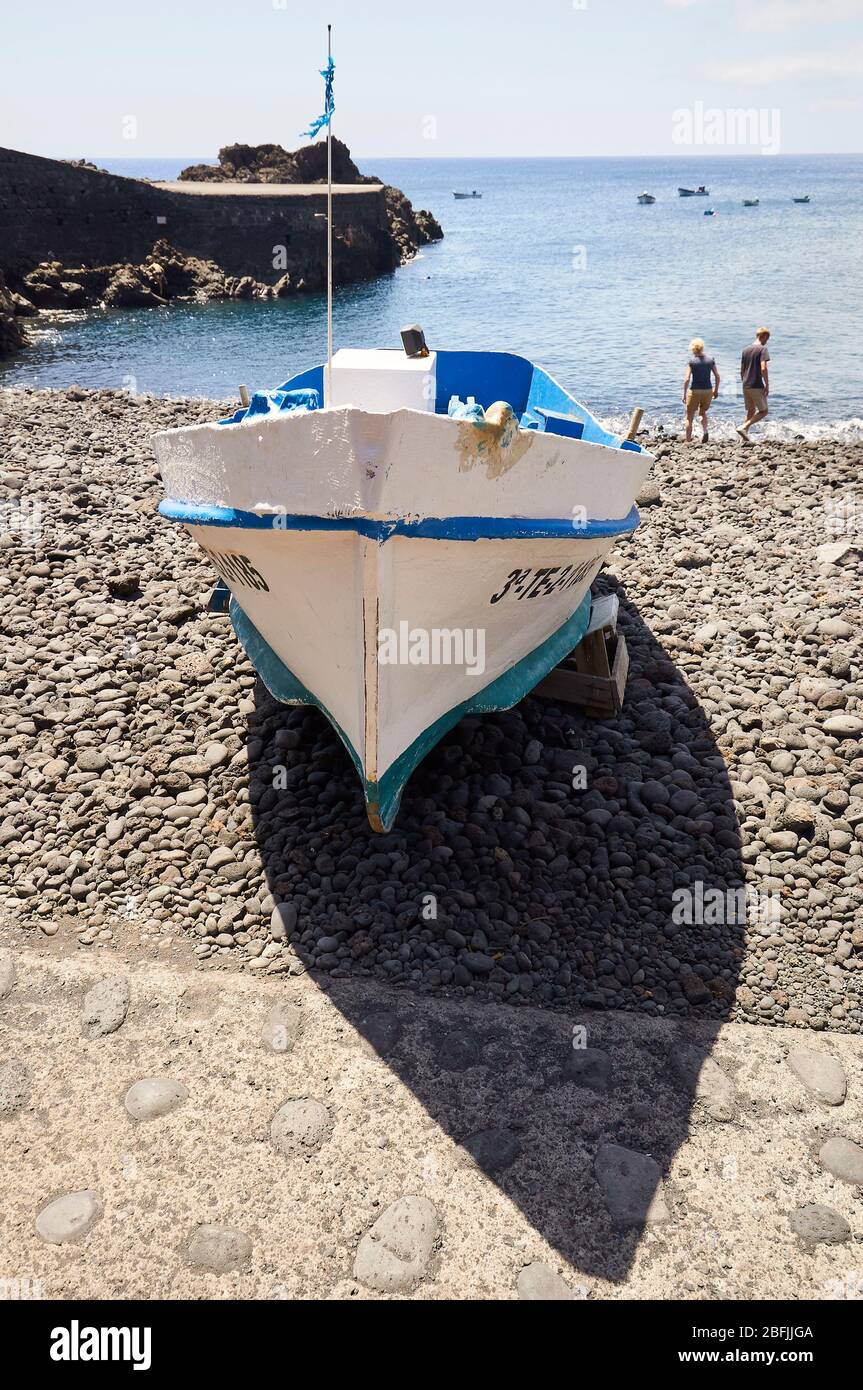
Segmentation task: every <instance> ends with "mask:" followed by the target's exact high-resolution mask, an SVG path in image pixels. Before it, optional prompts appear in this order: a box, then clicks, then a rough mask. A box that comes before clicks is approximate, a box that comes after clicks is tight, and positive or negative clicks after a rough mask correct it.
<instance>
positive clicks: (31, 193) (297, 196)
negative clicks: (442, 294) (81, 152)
mask: <svg viewBox="0 0 863 1390" xmlns="http://www.w3.org/2000/svg"><path fill="white" fill-rule="evenodd" d="M325 206H326V196H325V190H324V189H323V188H321V192H320V194H318V193H317V192H314V193H308V192H305V191H301V190H299V189H298V188H297V187H296V186H293V187H292V186H290V185H278V186H275V187H274V186H272V185H270V186H268V187H267V190H266V192H262V193H261V194H260V195H258V194H256V193H249V192H247V191H246V189H245V188H240V189H239V190H238V189H237V188H236V187H231V188H230V189H229V188H227V187H225V186H222V185H207V186H206V191H203V190H202V186H201V185H192V186H190V191H189V192H180V191H178V190H177V189H176V188H165V187H161V186H159V185H157V184H150V183H146V182H143V181H141V180H139V179H128V178H122V177H120V176H119V175H115V174H107V173H101V172H95V171H93V170H90V169H83V168H79V167H77V166H75V165H72V164H66V163H64V162H62V161H60V160H54V159H42V158H40V157H39V156H37V155H29V154H24V153H21V152H20V151H17V150H8V149H2V148H0V270H3V271H5V273H6V277H7V279H8V280H9V282H10V283H11V284H12V285H15V284H16V282H19V281H20V280H21V279H22V277H23V276H24V275H25V274H27V272H28V271H30V270H32V269H33V268H34V267H35V266H36V265H38V264H39V263H40V262H42V261H46V260H58V261H61V262H62V263H63V264H64V265H67V266H72V265H84V266H99V265H114V264H117V263H118V262H124V261H125V262H131V263H133V264H138V263H139V262H141V261H142V260H143V259H144V257H146V256H147V255H148V253H149V252H150V251H152V249H153V245H154V243H155V242H156V241H157V240H158V239H159V238H160V237H165V238H166V239H167V240H168V241H169V242H170V243H171V244H172V245H173V246H175V247H176V248H177V249H178V250H179V251H183V252H185V253H186V254H188V255H194V256H199V257H202V258H207V259H210V260H213V261H215V262H216V263H217V265H219V266H221V267H222V268H223V269H224V270H225V271H226V272H227V273H228V274H229V275H237V276H240V275H250V276H252V277H253V278H254V279H255V280H259V281H262V282H263V283H265V284H274V283H275V282H276V281H277V280H278V279H279V278H280V277H281V276H282V275H283V274H284V273H285V271H288V272H290V274H291V276H292V277H293V278H294V279H297V278H304V279H305V281H306V284H307V287H308V288H309V289H315V288H318V287H319V286H320V285H321V284H322V283H323V279H324V255H325V225H326V224H325V222H324V220H323V218H322V217H320V218H319V217H316V215H315V214H317V213H323V212H324V211H325ZM335 226H336V251H335V254H336V274H337V278H338V279H339V280H340V281H341V282H342V283H344V282H348V281H354V280H363V279H370V278H371V277H372V276H374V275H380V274H383V273H385V272H386V271H389V270H393V269H394V268H395V267H396V266H397V265H398V264H399V253H398V249H397V247H396V246H395V245H394V242H393V238H392V236H391V234H390V230H389V225H388V221H387V210H386V203H385V199H384V192H383V189H382V188H381V187H380V186H378V185H368V184H366V185H358V186H357V188H356V190H355V191H354V190H351V191H350V192H340V193H337V194H336V216H335ZM278 247H285V255H284V256H283V257H282V258H280V259H279V260H278V263H277V264H276V265H274V263H273V262H274V258H275V257H276V248H278Z"/></svg>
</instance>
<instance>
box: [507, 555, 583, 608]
mask: <svg viewBox="0 0 863 1390" xmlns="http://www.w3.org/2000/svg"><path fill="white" fill-rule="evenodd" d="M595 563H596V560H595V559H591V560H583V561H582V563H581V564H580V565H551V566H549V567H548V568H547V569H540V570H532V569H526V570H512V571H511V573H510V574H508V575H507V577H506V583H505V584H504V586H503V588H502V589H500V590H499V591H498V593H496V594H492V596H491V598H490V599H489V602H490V603H500V601H501V599H502V598H505V597H506V595H507V594H508V593H510V592H511V593H512V594H513V596H514V597H515V598H516V599H518V601H519V602H521V600H522V599H523V598H541V597H545V596H546V595H547V594H556V593H562V592H563V591H564V590H566V589H571V588H572V587H573V585H575V584H578V583H579V582H580V581H581V580H582V579H584V577H585V575H586V574H587V573H588V572H589V571H590V570H591V569H592V568H593V566H594V565H595Z"/></svg>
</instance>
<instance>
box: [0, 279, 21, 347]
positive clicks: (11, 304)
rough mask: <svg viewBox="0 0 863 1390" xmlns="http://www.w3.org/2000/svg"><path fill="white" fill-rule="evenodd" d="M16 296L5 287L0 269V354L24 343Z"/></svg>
mask: <svg viewBox="0 0 863 1390" xmlns="http://www.w3.org/2000/svg"><path fill="white" fill-rule="evenodd" d="M15 299H16V296H15V295H13V294H11V293H10V291H9V290H8V289H7V288H6V281H5V279H4V278H3V272H2V270H0V354H4V353H8V352H14V351H15V350H16V348H19V347H22V346H23V343H24V332H23V329H22V328H21V325H20V323H19V322H18V317H19V314H18V308H17V305H16V303H15Z"/></svg>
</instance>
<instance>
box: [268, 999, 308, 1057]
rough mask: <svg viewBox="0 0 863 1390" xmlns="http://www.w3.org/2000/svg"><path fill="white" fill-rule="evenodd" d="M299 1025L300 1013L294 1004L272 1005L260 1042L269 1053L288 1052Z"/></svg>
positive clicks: (300, 1023) (296, 1035) (298, 1030)
mask: <svg viewBox="0 0 863 1390" xmlns="http://www.w3.org/2000/svg"><path fill="white" fill-rule="evenodd" d="M301 1025H302V1013H301V1012H300V1010H299V1009H298V1008H297V1007H296V1005H295V1004H274V1005H273V1007H272V1008H271V1009H270V1012H269V1013H268V1015H267V1021H266V1023H265V1024H264V1026H263V1029H262V1030H261V1041H262V1042H263V1044H264V1046H265V1047H268V1048H269V1049H270V1051H271V1052H290V1051H291V1050H292V1049H293V1046H294V1043H295V1042H296V1040H297V1038H298V1037H299V1035H300V1028H301Z"/></svg>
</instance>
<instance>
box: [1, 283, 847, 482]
mask: <svg viewBox="0 0 863 1390" xmlns="http://www.w3.org/2000/svg"><path fill="white" fill-rule="evenodd" d="M47 312H48V313H49V314H50V313H51V312H52V311H50V310H49V311H47ZM53 312H54V313H55V314H56V313H59V314H62V313H63V311H53ZM97 312H100V311H99V310H96V309H88V310H81V311H73V314H72V315H70V317H74V318H75V320H76V321H80V318H81V315H82V314H85V313H86V314H90V313H97ZM101 312H106V313H107V312H110V311H109V310H102V311H101ZM48 331H50V329H49V330H48ZM0 366H2V362H0ZM261 389H272V387H271V386H268V387H265V388H261ZM4 391H10V392H13V393H17V394H20V395H46V396H64V395H68V393H69V392H70V391H75V392H83V393H84V395H85V396H94V397H95V396H105V397H108V398H113V397H125V398H127V399H136V400H140V401H153V402H158V401H165V402H170V403H171V404H178V403H184V402H187V403H189V404H190V405H194V406H202V405H207V404H209V405H211V406H212V407H213V410H214V411H217V410H218V411H221V410H224V408H225V405H226V402H228V404H229V405H230V408H231V409H235V408H236V404H237V403H238V398H237V401H236V402H235V401H234V398H233V397H221V398H220V397H219V396H210V395H206V396H205V395H194V396H193V395H185V394H183V393H182V392H181V393H179V394H176V395H174V394H165V393H162V392H158V391H135V392H130V391H127V390H125V389H123V388H122V387H111V386H83V385H81V383H79V382H70V383H69V384H68V385H67V386H38V385H29V384H27V383H23V382H12V383H9V384H7V383H6V382H4V380H3V374H2V370H0V394H2V392H4ZM735 405H736V410H735V416H734V419H735V420H736V419H737V418H738V416H740V418H742V416H743V413H744V410H743V407H742V405H740V403H739V402H735ZM588 408H590V407H588ZM595 414H596V419H597V420H598V422H599V423H600V424H601V425H602V427H603V428H604V429H607V430H609V431H610V432H611V433H612V434H618V435H624V434H625V433H626V429H627V426H628V424H629V416H628V415H626V414H614V413H613V414H603V413H602V412H601V411H598V412H595ZM674 418H675V414H674V412H672V411H669V412H667V414H663V415H662V416H661V417H660V416H658V415H653V416H651V415H650V414H649V413H648V412H647V411H645V417H644V421H643V422H642V427H641V429H640V430H639V438H640V440H641V442H642V443H643V444H644V445H645V447H646V448H648V449H649V450H650V451H653V450H654V449H656V448H658V447H660V446H662V445H663V444H669V445H670V444H679V445H681V446H684V440H683V417H682V412H681V413H680V418H679V420H678V428H677V429H675V427H674V423H673V421H674ZM666 421H668V423H666ZM711 423H712V428H711V438H710V441H709V443H708V444H706V445H703V444H702V443H701V441H700V439H698V438H697V437H696V438H695V439H694V440H693V442H692V445H691V448H692V449H694V450H696V451H697V450H699V449H700V450H706V451H708V452H709V450H710V449H712V448H714V447H721V448H727V447H728V446H729V445H731V446H733V447H734V448H735V449H736V450H737V451H738V452H739V453H740V454H741V455H742V454H743V446H741V445H740V442H739V440H738V438H737V435H736V433H735V430H734V423H733V421H732V420H723V421H721V422H720V424H719V427H718V428H715V427H713V422H711ZM777 430H779V431H785V432H787V434H786V433H782V434H778V435H777V434H776V433H775V431H777ZM803 430H811V431H812V433H811V434H808V435H807V434H803V433H802V431H803ZM789 435H790V437H788V436H789ZM860 443H863V417H860V416H850V417H849V418H848V419H846V420H831V421H821V420H817V419H816V420H810V421H806V420H800V419H797V418H793V419H792V420H791V421H788V420H787V419H783V417H782V414H781V411H780V409H777V410H776V412H775V418H771V419H769V420H768V422H767V424H766V425H765V426H762V427H759V432H758V433H757V434H753V436H752V447H753V449H754V448H756V447H757V446H758V445H776V446H787V445H795V444H825V445H837V446H842V447H848V448H853V447H854V446H855V445H858V444H860ZM686 447H690V446H686Z"/></svg>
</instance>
